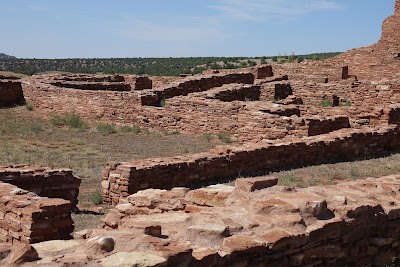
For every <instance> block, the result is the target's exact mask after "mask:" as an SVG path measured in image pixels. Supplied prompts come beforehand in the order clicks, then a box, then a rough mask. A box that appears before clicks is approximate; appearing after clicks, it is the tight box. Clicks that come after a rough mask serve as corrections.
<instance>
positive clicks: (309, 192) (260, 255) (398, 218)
mask: <svg viewBox="0 0 400 267" xmlns="http://www.w3.org/2000/svg"><path fill="white" fill-rule="evenodd" d="M276 183H277V179H276V178H274V177H265V178H255V179H239V180H237V181H236V184H235V187H233V186H226V185H215V186H210V187H207V188H202V189H198V190H192V191H190V190H188V189H185V188H175V189H173V190H171V191H165V190H146V191H141V192H139V193H137V194H134V195H131V196H129V198H128V199H127V201H126V202H125V203H123V204H120V205H118V206H116V208H115V209H113V210H111V211H110V212H109V213H108V215H107V216H106V218H105V220H104V226H103V227H104V229H105V230H97V231H95V232H93V233H92V235H93V236H94V235H113V234H116V233H118V231H124V230H126V229H129V231H130V232H131V235H132V236H135V239H133V238H130V237H127V239H128V240H135V241H130V242H132V243H131V244H132V245H133V246H135V244H136V243H137V242H139V243H140V246H137V250H138V251H142V252H145V253H149V254H147V255H148V257H151V255H158V256H161V257H162V258H161V259H163V258H164V259H163V261H161V262H163V263H164V264H165V266H175V265H176V264H178V263H179V264H182V266H280V267H281V266H282V267H284V266H386V265H388V264H390V263H392V259H393V258H394V257H397V256H398V255H399V253H400V246H399V244H400V226H399V225H400V208H399V205H400V196H399V190H400V176H399V175H393V176H388V177H382V178H369V179H366V180H362V181H352V182H343V183H340V184H338V185H333V186H315V187H309V188H305V189H294V188H286V187H280V186H274V185H275V184H276ZM165 238H167V240H164V239H165ZM145 248H147V249H146V250H144V249H145Z"/></svg>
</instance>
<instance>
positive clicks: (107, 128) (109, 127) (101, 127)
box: [97, 122, 117, 136]
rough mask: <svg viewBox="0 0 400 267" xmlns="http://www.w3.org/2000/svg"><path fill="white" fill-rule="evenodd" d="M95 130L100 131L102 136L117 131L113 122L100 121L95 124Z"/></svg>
mask: <svg viewBox="0 0 400 267" xmlns="http://www.w3.org/2000/svg"><path fill="white" fill-rule="evenodd" d="M97 130H98V131H99V133H100V134H101V135H104V136H106V135H110V134H113V133H116V132H117V129H116V127H115V124H114V123H113V124H110V123H104V122H100V123H99V124H98V125H97Z"/></svg>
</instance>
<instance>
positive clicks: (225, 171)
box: [102, 126, 400, 203]
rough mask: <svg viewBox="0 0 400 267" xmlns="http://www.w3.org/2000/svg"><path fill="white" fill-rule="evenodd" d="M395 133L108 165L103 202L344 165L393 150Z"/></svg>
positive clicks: (398, 140) (346, 133)
mask: <svg viewBox="0 0 400 267" xmlns="http://www.w3.org/2000/svg"><path fill="white" fill-rule="evenodd" d="M399 134H400V130H399V129H398V128H396V127H395V126H390V127H381V128H379V129H372V128H363V129H362V130H361V129H360V130H341V131H336V132H335V133H332V134H327V135H321V136H319V137H315V138H314V139H312V140H302V141H297V142H289V143H284V144H279V143H278V144H276V145H263V146H250V147H228V148H224V149H222V148H221V150H215V151H211V153H202V154H196V155H192V156H183V157H175V158H163V159H149V160H142V161H133V162H130V163H110V164H108V165H107V166H106V167H105V169H104V171H103V173H102V177H103V182H102V188H103V200H104V202H106V203H118V201H119V199H120V197H126V196H128V195H130V194H133V193H135V192H137V191H138V190H143V189H146V188H161V189H170V188H172V187H181V186H193V185H200V184H204V183H208V182H216V181H221V180H224V179H227V178H230V177H234V176H238V175H254V174H256V173H259V172H268V171H271V170H274V169H280V168H288V167H296V166H304V165H309V164H317V163H320V162H321V161H332V160H344V159H352V158H359V157H364V156H366V155H371V154H376V153H381V152H384V151H390V150H395V149H398V148H399V147H400V136H399Z"/></svg>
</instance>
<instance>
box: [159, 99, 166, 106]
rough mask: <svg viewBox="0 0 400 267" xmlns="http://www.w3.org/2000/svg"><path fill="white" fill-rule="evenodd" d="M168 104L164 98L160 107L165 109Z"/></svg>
mask: <svg viewBox="0 0 400 267" xmlns="http://www.w3.org/2000/svg"><path fill="white" fill-rule="evenodd" d="M166 104H167V101H166V99H165V97H163V98H162V99H161V100H160V106H161V107H163V108H164V107H165V105H166Z"/></svg>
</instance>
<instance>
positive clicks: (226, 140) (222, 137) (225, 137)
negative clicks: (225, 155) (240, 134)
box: [217, 133, 232, 144]
mask: <svg viewBox="0 0 400 267" xmlns="http://www.w3.org/2000/svg"><path fill="white" fill-rule="evenodd" d="M217 136H218V138H219V140H221V141H222V142H224V143H227V144H229V143H232V140H231V138H230V136H228V135H227V134H224V133H218V134H217Z"/></svg>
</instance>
